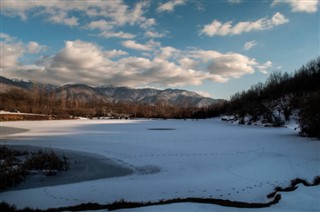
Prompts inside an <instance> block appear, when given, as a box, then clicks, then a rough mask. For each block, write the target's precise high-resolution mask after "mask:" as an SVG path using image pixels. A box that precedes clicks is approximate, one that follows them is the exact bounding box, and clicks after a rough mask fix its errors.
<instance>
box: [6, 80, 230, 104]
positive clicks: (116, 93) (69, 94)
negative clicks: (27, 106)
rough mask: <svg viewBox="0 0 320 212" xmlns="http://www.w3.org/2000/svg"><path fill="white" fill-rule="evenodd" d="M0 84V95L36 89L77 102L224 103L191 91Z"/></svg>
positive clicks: (15, 83) (12, 82)
mask: <svg viewBox="0 0 320 212" xmlns="http://www.w3.org/2000/svg"><path fill="white" fill-rule="evenodd" d="M0 85H1V91H0V92H6V91H7V90H10V89H13V88H15V89H22V90H25V91H27V92H33V91H34V89H35V88H39V89H42V90H45V91H46V92H51V93H54V94H55V95H56V97H57V98H61V99H66V100H72V101H79V102H102V103H103V102H105V103H107V102H112V103H118V102H134V103H144V104H153V105H155V104H163V105H172V106H179V107H207V106H209V105H212V104H216V103H220V102H222V101H224V100H221V99H212V98H208V97H203V96H201V95H199V94H197V93H195V92H191V91H187V90H180V89H165V90H158V89H153V88H141V89H135V88H130V87H123V86H122V87H116V86H98V87H92V86H89V85H84V84H67V85H64V86H61V87H59V86H55V85H50V84H38V83H33V82H25V81H17V80H11V79H7V78H5V77H0Z"/></svg>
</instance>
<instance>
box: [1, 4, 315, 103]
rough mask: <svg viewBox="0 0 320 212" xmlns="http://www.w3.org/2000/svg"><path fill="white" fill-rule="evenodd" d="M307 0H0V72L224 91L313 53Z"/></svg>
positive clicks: (291, 66)
mask: <svg viewBox="0 0 320 212" xmlns="http://www.w3.org/2000/svg"><path fill="white" fill-rule="evenodd" d="M319 22H320V17H319V2H318V1H317V0H300V1H298V0H269V1H249V0H247V1H246V0H216V1H214V0H212V1H208V0H203V1H196V0H163V1H160V0H159V1H154V0H153V1H140V0H137V1H121V0H112V1H111V0H107V1H103V0H91V1H79V0H78V1H76V0H68V1H67V0H66V1H65V0H47V1H36V0H34V1H31V0H30V1H28V0H25V1H21V0H2V1H1V41H0V42H1V63H0V68H1V75H3V76H6V77H9V78H17V79H24V80H34V81H40V82H46V83H48V82H49V83H54V84H58V85H63V84H67V83H86V84H89V85H93V86H99V85H118V86H130V87H136V88H141V87H155V88H160V89H164V88H168V87H170V88H179V89H187V90H191V91H195V92H198V93H200V94H202V95H205V96H210V97H213V98H226V99H228V98H229V97H230V96H231V95H232V94H234V93H235V92H238V91H242V90H245V89H248V88H249V87H250V86H251V85H253V84H256V83H257V82H264V81H265V80H266V78H267V77H268V76H269V75H270V73H272V72H274V71H287V72H293V71H294V70H295V69H298V68H299V67H300V66H301V65H303V64H305V63H306V62H308V61H309V60H311V59H314V58H316V57H317V56H319V55H320V54H319V51H320V50H319V49H320V41H319V37H320V35H319V33H320V23H319Z"/></svg>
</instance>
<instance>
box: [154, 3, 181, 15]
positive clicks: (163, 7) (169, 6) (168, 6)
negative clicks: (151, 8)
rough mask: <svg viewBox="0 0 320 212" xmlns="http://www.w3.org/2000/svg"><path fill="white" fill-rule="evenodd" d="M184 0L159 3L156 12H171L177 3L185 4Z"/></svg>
mask: <svg viewBox="0 0 320 212" xmlns="http://www.w3.org/2000/svg"><path fill="white" fill-rule="evenodd" d="M185 2H186V0H170V1H168V2H166V3H163V4H160V5H159V7H158V8H157V12H159V13H161V12H173V11H174V8H175V7H176V6H179V5H183V4H185Z"/></svg>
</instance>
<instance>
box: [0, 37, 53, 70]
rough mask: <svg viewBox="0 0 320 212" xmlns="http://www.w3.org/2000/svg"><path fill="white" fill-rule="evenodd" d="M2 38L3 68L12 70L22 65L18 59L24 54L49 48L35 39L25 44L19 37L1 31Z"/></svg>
mask: <svg viewBox="0 0 320 212" xmlns="http://www.w3.org/2000/svg"><path fill="white" fill-rule="evenodd" d="M0 38H1V41H0V49H1V63H0V69H1V70H4V69H8V70H11V69H15V68H16V67H18V66H20V64H19V61H18V60H19V58H21V57H22V56H23V55H24V54H28V53H29V54H36V53H39V52H41V51H45V50H46V49H47V47H46V46H43V45H40V44H39V43H37V42H34V41H30V42H29V43H28V44H23V43H22V42H21V41H19V40H18V39H17V38H14V37H12V36H10V35H8V34H5V33H0Z"/></svg>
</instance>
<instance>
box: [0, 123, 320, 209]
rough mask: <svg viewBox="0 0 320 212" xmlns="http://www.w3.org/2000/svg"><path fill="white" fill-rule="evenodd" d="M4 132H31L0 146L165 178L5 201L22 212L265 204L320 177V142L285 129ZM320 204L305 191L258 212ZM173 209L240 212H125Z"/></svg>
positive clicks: (91, 126)
mask: <svg viewBox="0 0 320 212" xmlns="http://www.w3.org/2000/svg"><path fill="white" fill-rule="evenodd" d="M1 124H2V125H3V126H7V127H18V128H25V129H30V131H28V132H24V133H20V134H15V135H10V136H7V137H2V139H1V142H0V144H4V143H5V144H6V145H11V144H12V145H33V146H41V147H52V148H60V149H66V150H75V151H81V152H87V153H94V154H98V155H101V156H104V157H107V158H110V159H113V160H115V161H117V162H119V163H120V164H123V165H126V166H130V167H142V166H156V167H159V168H160V172H158V173H153V174H145V175H143V174H139V173H138V172H135V173H134V174H132V175H128V176H124V177H114V178H106V179H99V180H93V181H85V182H80V183H73V184H67V185H59V186H51V187H42V188H34V189H26V190H16V191H7V192H2V193H0V202H1V201H6V202H9V203H11V204H15V205H16V206H17V207H18V208H23V207H26V206H28V207H32V208H41V209H46V208H51V207H61V206H70V205H76V204H80V203H87V202H97V203H101V204H105V203H111V202H113V201H116V200H120V199H125V200H127V201H157V200H161V199H170V198H185V197H205V198H208V197H212V198H217V199H228V200H234V201H245V202H268V201H270V200H269V199H268V198H267V197H266V195H267V194H269V193H271V192H272V191H273V189H274V187H275V186H282V187H285V186H287V185H289V184H290V180H291V179H294V178H297V177H299V178H304V179H306V180H308V181H310V182H311V181H312V180H313V178H314V177H315V176H317V175H319V174H320V165H319V161H320V142H318V141H317V140H314V139H308V138H303V137H299V136H298V135H297V133H296V132H295V131H293V130H292V129H288V128H264V127H260V126H243V125H233V124H230V123H226V122H222V121H220V120H219V119H207V120H199V121H192V120H186V121H183V120H67V121H66V120H63V121H23V122H3V123H1ZM150 128H153V129H155V128H172V129H174V130H149V129H150ZM310 194H311V195H310ZM319 198H320V192H319V186H316V187H304V186H301V185H300V186H299V189H297V190H296V191H294V192H290V193H283V195H282V200H280V203H279V204H277V205H273V206H271V207H270V208H264V209H259V210H261V211H279V210H284V211H305V210H309V211H313V210H319V209H320V205H319ZM299 201H302V203H299ZM304 201H305V203H307V204H305V203H304ZM148 208H149V210H148ZM170 208H171V209H172V210H174V211H179V210H180V211H233V210H236V209H233V208H226V207H222V206H215V205H208V204H195V203H180V204H170V205H166V206H153V207H147V208H144V209H141V208H140V209H128V210H123V211H131V210H132V211H150V210H151V211H172V210H171V209H170ZM185 208H187V209H189V210H184V209H185ZM176 209H177V210H176ZM237 210H239V209H237ZM242 210H243V211H251V210H249V209H242ZM255 210H257V209H255Z"/></svg>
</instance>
